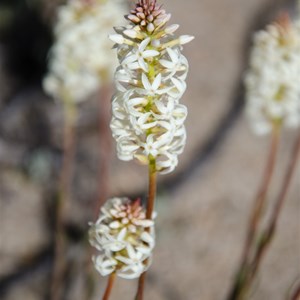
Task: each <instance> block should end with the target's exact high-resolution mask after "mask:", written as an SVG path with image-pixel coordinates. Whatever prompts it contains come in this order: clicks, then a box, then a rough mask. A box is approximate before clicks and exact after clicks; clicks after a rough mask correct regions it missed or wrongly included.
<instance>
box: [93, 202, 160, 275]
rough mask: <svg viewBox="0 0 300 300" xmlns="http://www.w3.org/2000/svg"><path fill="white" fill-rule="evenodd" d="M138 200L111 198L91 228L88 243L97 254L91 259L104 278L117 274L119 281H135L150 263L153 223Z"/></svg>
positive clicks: (153, 242)
mask: <svg viewBox="0 0 300 300" xmlns="http://www.w3.org/2000/svg"><path fill="white" fill-rule="evenodd" d="M145 215H146V214H145V210H144V209H143V207H142V206H141V204H140V200H136V201H130V200H129V199H128V198H112V199H109V200H108V201H107V202H106V204H105V205H104V206H103V207H102V208H101V212H100V215H99V218H98V220H97V221H96V223H95V224H92V223H91V224H90V225H91V228H90V230H89V241H90V243H91V245H92V246H94V247H95V248H96V249H97V250H98V251H99V252H100V254H99V255H97V256H95V257H93V262H94V265H95V268H96V270H97V271H98V272H99V273H100V274H101V275H103V276H106V275H108V274H111V273H113V272H116V274H117V275H118V276H120V277H122V278H127V279H131V278H137V277H139V276H140V274H141V273H143V272H144V271H145V270H146V269H147V268H148V267H149V265H150V263H151V255H152V251H153V248H154V246H155V238H154V222H153V220H148V219H146V217H145Z"/></svg>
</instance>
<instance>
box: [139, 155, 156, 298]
mask: <svg viewBox="0 0 300 300" xmlns="http://www.w3.org/2000/svg"><path fill="white" fill-rule="evenodd" d="M156 176H157V173H156V161H155V159H154V158H151V157H150V158H149V191H148V201H147V211H146V218H147V219H152V216H153V211H154V205H155V198H156ZM145 281H146V271H145V272H143V273H142V274H141V276H140V278H139V282H138V289H137V293H136V296H135V300H143V297H144V287H145Z"/></svg>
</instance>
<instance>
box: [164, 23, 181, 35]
mask: <svg viewBox="0 0 300 300" xmlns="http://www.w3.org/2000/svg"><path fill="white" fill-rule="evenodd" d="M178 28H179V25H178V24H173V25H170V26H167V27H166V28H165V32H166V33H168V34H171V33H173V32H175V31H176V30H177V29H178Z"/></svg>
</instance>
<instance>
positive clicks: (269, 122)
mask: <svg viewBox="0 0 300 300" xmlns="http://www.w3.org/2000/svg"><path fill="white" fill-rule="evenodd" d="M245 85H246V101H247V103H246V113H247V115H248V116H249V119H250V121H251V126H252V128H253V130H254V132H255V133H257V134H259V135H263V134H267V133H269V132H270V131H271V130H272V128H273V127H274V126H282V127H287V128H298V127H299V126H300V20H297V21H294V22H292V21H290V20H289V17H288V16H287V15H283V16H282V17H281V19H280V20H279V22H277V23H274V24H272V25H269V26H268V27H267V29H266V30H262V31H260V32H258V33H256V34H255V36H254V47H253V50H252V53H251V57H250V69H249V70H248V72H247V73H246V76H245Z"/></svg>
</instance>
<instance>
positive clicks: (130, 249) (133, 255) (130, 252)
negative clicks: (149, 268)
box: [126, 244, 136, 259]
mask: <svg viewBox="0 0 300 300" xmlns="http://www.w3.org/2000/svg"><path fill="white" fill-rule="evenodd" d="M126 250H127V253H128V256H129V257H130V258H131V259H135V258H136V253H135V251H134V249H133V247H132V246H131V245H130V244H128V245H127V247H126Z"/></svg>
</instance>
